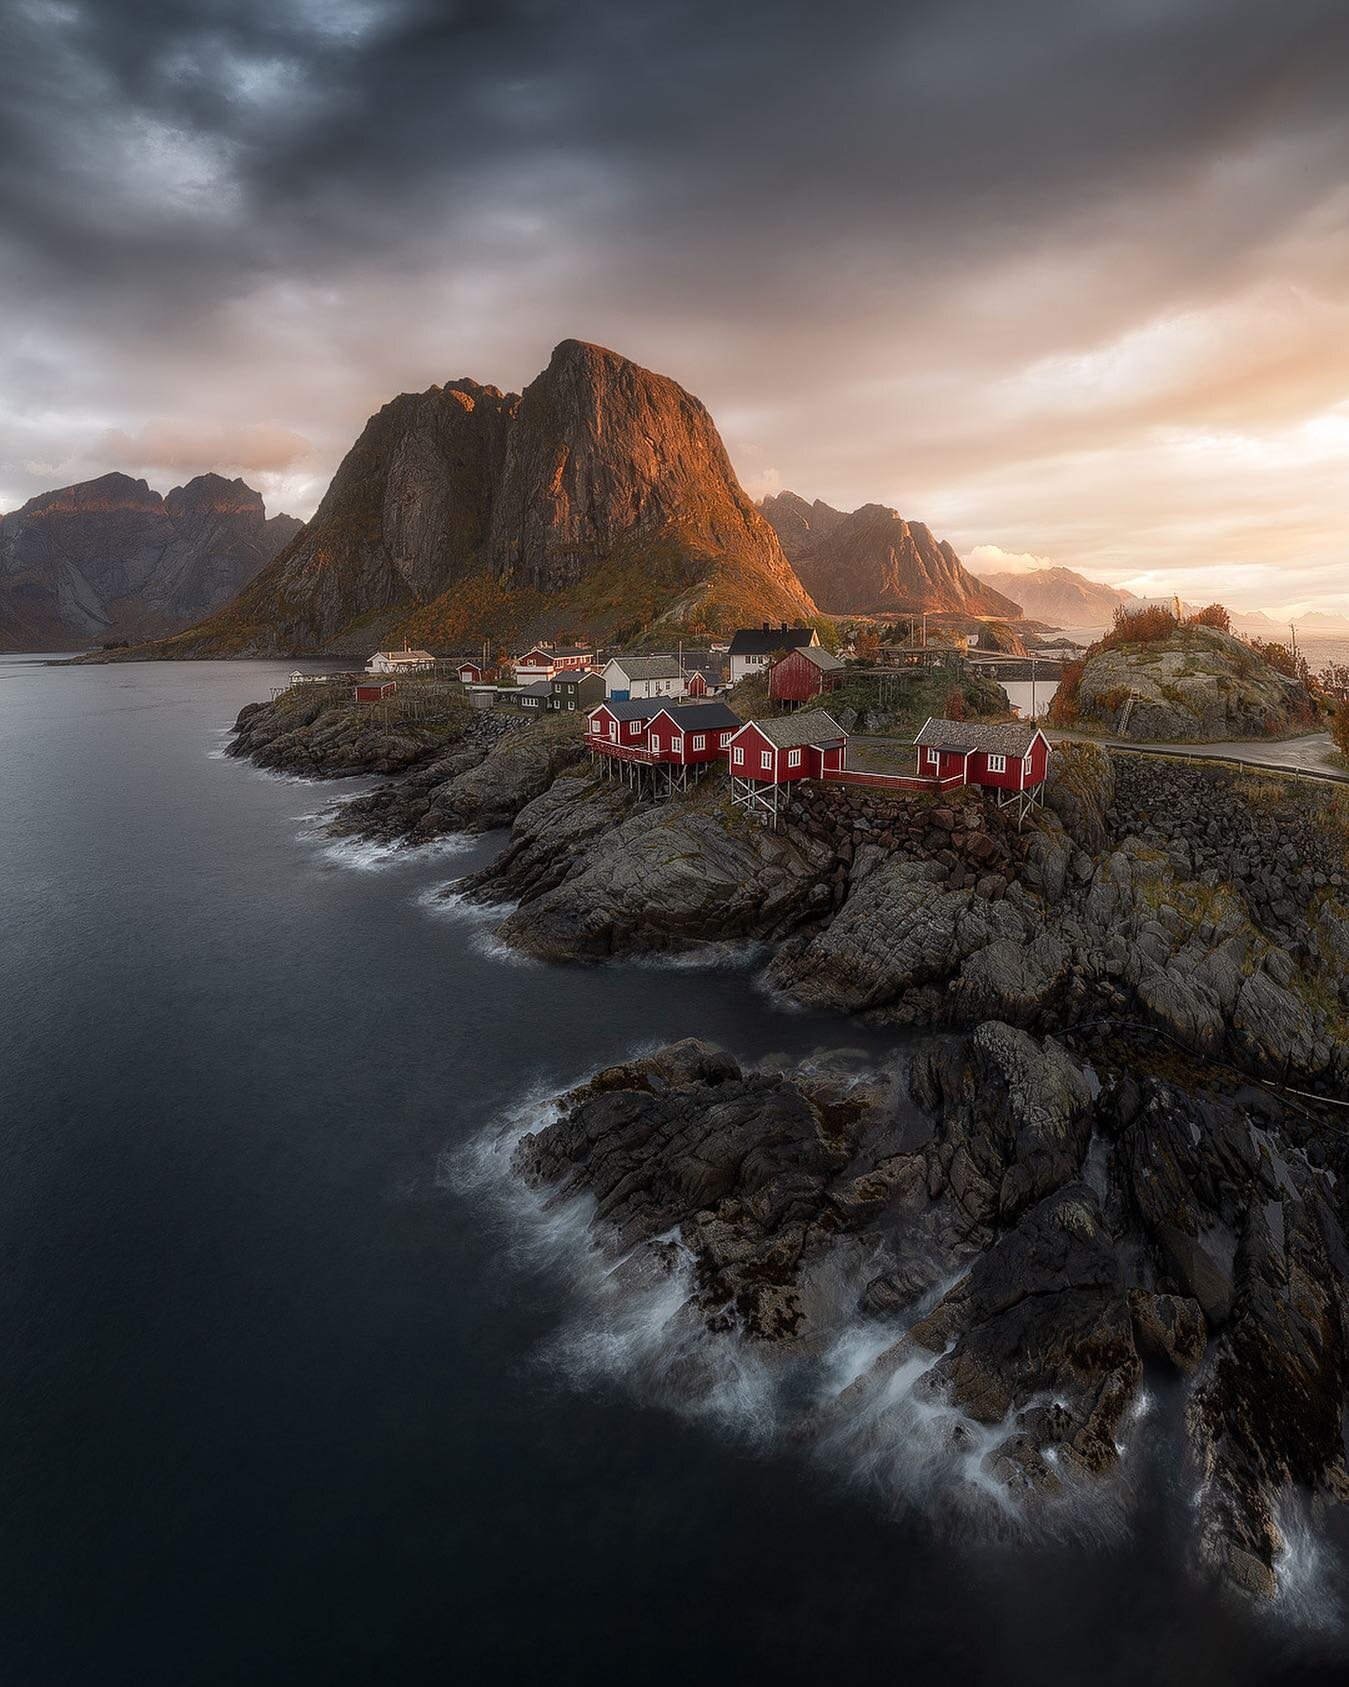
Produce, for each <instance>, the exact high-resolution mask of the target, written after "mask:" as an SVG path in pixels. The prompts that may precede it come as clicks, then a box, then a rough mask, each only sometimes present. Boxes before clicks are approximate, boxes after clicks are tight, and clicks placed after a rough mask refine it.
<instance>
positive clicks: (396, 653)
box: [375, 650, 435, 662]
mask: <svg viewBox="0 0 1349 1687" xmlns="http://www.w3.org/2000/svg"><path fill="white" fill-rule="evenodd" d="M375 654H376V656H382V657H384V659H385V661H386V662H434V661H435V657H434V656H433V655H432V654H431V652H430V651H429V650H377V651H376V652H375Z"/></svg>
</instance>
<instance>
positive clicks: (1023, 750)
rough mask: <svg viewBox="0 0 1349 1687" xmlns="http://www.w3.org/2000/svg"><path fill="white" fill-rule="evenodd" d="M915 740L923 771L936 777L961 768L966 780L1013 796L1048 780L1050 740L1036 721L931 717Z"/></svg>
mask: <svg viewBox="0 0 1349 1687" xmlns="http://www.w3.org/2000/svg"><path fill="white" fill-rule="evenodd" d="M914 743H915V744H916V745H917V746H918V771H919V773H925V774H928V775H929V776H930V777H931V778H934V779H948V778H950V777H952V776H953V775H955V774H961V775H962V776H963V777H964V780H965V783H966V784H967V785H986V786H989V787H991V788H992V789H994V790H997V791H1000V792H1009V793H1011V794H1012V795H1013V796H1016V795H1018V794H1020V793H1021V792H1023V791H1032V790H1034V789H1035V788H1036V787H1037V786H1038V785H1041V784H1043V782H1044V777H1045V774H1046V772H1047V771H1048V769H1049V749H1050V746H1049V740H1048V739H1047V738H1046V737H1045V735H1044V733H1043V732H1041V731H1040V728H1039V727H1038V726H1036V725H1035V724H1034V722H1033V721H1006V722H1003V723H1002V724H1001V725H998V726H973V725H971V724H970V723H969V722H968V721H963V720H930V721H928V723H927V725H926V726H925V727H924V728H923V730H922V731H921V732H920V733H919V734H918V736H917V738H915V739H914Z"/></svg>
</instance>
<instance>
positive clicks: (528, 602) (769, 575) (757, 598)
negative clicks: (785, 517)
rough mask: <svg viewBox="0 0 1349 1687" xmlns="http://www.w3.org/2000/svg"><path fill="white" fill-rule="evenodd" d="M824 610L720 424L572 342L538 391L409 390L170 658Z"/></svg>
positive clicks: (643, 376)
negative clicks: (276, 545)
mask: <svg viewBox="0 0 1349 1687" xmlns="http://www.w3.org/2000/svg"><path fill="white" fill-rule="evenodd" d="M814 613H815V606H814V604H813V603H812V602H811V600H810V598H809V596H808V595H807V594H806V592H805V591H804V590H803V589H802V586H801V583H800V581H799V580H798V579H797V577H796V575H795V574H794V573H793V572H792V568H791V564H790V563H789V562H788V561H787V559H786V557H785V556H784V555H783V553H782V547H781V546H780V545H779V543H778V540H777V536H776V534H775V533H774V532H773V529H772V528H771V527H770V526H769V524H768V523H767V522H766V521H765V520H764V518H763V517H762V516H761V515H760V514H759V512H758V511H757V510H756V509H755V507H754V505H753V504H752V503H751V501H750V499H749V498H748V496H747V495H746V494H745V492H744V491H743V490H742V489H741V487H740V484H739V482H738V481H737V480H736V477H735V471H734V470H733V469H732V467H731V464H730V460H729V458H728V457H727V455H726V449H725V447H724V446H723V444H722V442H721V439H720V436H719V435H718V433H717V430H716V427H715V426H714V424H713V422H712V418H711V417H710V416H709V415H708V413H707V411H706V410H705V409H704V407H703V406H702V404H701V403H699V401H698V400H697V399H696V398H694V397H692V396H691V394H689V393H687V392H685V391H684V389H683V388H682V387H680V386H678V385H677V384H676V383H675V382H674V381H672V380H669V379H668V378H667V377H666V376H664V375H656V374H653V373H652V372H651V371H650V370H648V369H643V368H640V367H639V366H638V365H637V364H635V363H632V362H629V360H628V359H627V358H624V357H620V356H619V355H618V354H617V353H615V352H612V351H606V350H605V349H604V348H603V347H601V346H593V345H587V344H584V343H583V342H581V341H579V340H564V341H563V342H562V343H561V345H559V346H558V347H557V348H556V350H555V351H554V352H553V355H552V358H551V360H550V362H549V364H548V367H547V368H546V369H545V370H544V371H543V373H542V374H541V375H539V376H538V378H537V379H536V380H534V381H532V382H531V383H530V385H529V386H528V387H526V388H525V390H524V392H523V394H519V395H517V394H515V393H505V392H502V391H500V390H499V389H498V388H496V387H491V386H482V385H480V384H479V383H478V382H477V381H473V380H467V379H465V380H458V381H453V382H451V383H450V384H449V385H448V386H444V387H439V386H433V387H431V388H429V389H428V390H427V391H426V392H423V393H404V394H402V395H401V396H400V397H398V398H395V399H392V400H391V401H390V402H389V403H388V404H386V405H385V406H384V408H383V409H382V410H381V411H379V413H378V414H377V415H375V416H373V417H372V418H371V419H370V421H369V422H368V423H367V424H366V427H365V429H364V431H363V432H362V434H361V437H360V438H359V439H358V440H357V442H356V444H355V445H354V446H353V447H352V449H351V450H350V451H349V452H348V453H347V456H346V457H345V458H344V459H343V461H342V463H341V465H340V467H339V468H338V470H337V473H336V474H335V475H334V476H333V481H332V484H331V486H330V487H329V488H328V491H327V494H326V495H325V497H324V499H323V502H322V503H321V504H320V505H319V508H318V511H317V513H316V514H315V516H314V518H313V520H312V521H311V522H310V523H309V525H308V526H307V527H306V528H305V530H304V531H303V533H301V534H300V535H299V536H298V537H297V538H296V539H295V540H294V542H293V543H292V544H290V545H289V546H288V547H287V548H286V550H284V551H283V552H282V553H281V555H280V556H278V557H277V558H276V560H275V561H274V562H273V563H272V564H271V566H270V567H268V568H266V569H264V570H263V572H262V573H261V574H260V575H259V576H258V577H257V578H256V579H255V580H253V581H252V582H251V583H250V585H249V586H248V587H247V588H246V589H245V590H244V591H243V592H242V593H241V594H240V595H239V597H238V598H236V599H235V601H234V602H233V603H231V604H229V605H228V606H227V607H226V608H225V609H224V610H223V611H221V612H220V613H219V614H217V615H215V616H212V617H211V618H210V619H209V620H207V621H204V622H203V623H202V624H201V625H200V626H198V627H194V628H192V629H190V630H189V631H188V632H187V633H185V634H183V635H181V636H180V637H178V638H176V639H172V640H169V641H166V642H165V643H164V644H162V645H161V646H159V647H158V648H157V649H156V650H154V651H153V652H147V653H148V654H156V655H163V656H179V655H184V656H198V655H220V654H261V653H267V652H277V651H279V652H287V653H299V652H304V651H317V650H323V651H333V652H336V651H339V650H350V651H357V652H365V651H367V650H368V648H369V647H370V645H371V643H372V641H374V640H377V639H380V638H384V637H390V636H393V635H394V634H395V633H397V634H400V635H401V634H406V635H407V636H409V637H411V638H413V639H415V640H416V641H418V642H420V643H424V644H431V645H439V646H442V647H443V646H447V645H448V646H452V645H454V644H456V643H462V642H463V641H464V640H466V639H469V638H473V639H476V638H481V637H484V636H496V637H502V638H504V637H512V636H520V635H522V636H528V637H540V636H545V635H547V634H549V633H553V632H559V631H566V630H568V629H575V630H581V629H584V630H585V631H586V632H588V633H591V634H595V635H601V636H602V635H605V634H607V635H609V636H610V637H613V636H617V635H624V636H627V635H631V634H634V633H636V632H637V631H639V630H640V629H642V628H644V627H646V626H648V625H649V624H650V623H652V622H654V621H658V620H662V621H666V622H669V623H675V624H678V626H679V627H680V628H681V629H683V630H686V631H689V632H723V631H726V630H729V629H731V628H734V627H735V626H738V625H741V624H756V623H758V622H759V621H761V620H768V619H790V620H801V619H804V618H805V617H808V616H810V615H813V614H814Z"/></svg>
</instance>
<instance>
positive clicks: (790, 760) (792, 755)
mask: <svg viewBox="0 0 1349 1687" xmlns="http://www.w3.org/2000/svg"><path fill="white" fill-rule="evenodd" d="M800 765H801V752H800V750H789V751H788V753H787V766H788V767H800Z"/></svg>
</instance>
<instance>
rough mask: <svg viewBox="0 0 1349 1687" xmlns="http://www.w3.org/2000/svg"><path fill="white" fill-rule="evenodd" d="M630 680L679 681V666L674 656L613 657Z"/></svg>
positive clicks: (613, 660) (611, 659)
mask: <svg viewBox="0 0 1349 1687" xmlns="http://www.w3.org/2000/svg"><path fill="white" fill-rule="evenodd" d="M609 660H610V661H611V662H617V663H618V665H619V667H620V668H622V670H623V672H624V673H625V674H626V675H627V676H628V678H629V679H678V678H679V664H678V662H676V661H675V659H674V657H673V656H611V657H610V658H609Z"/></svg>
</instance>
